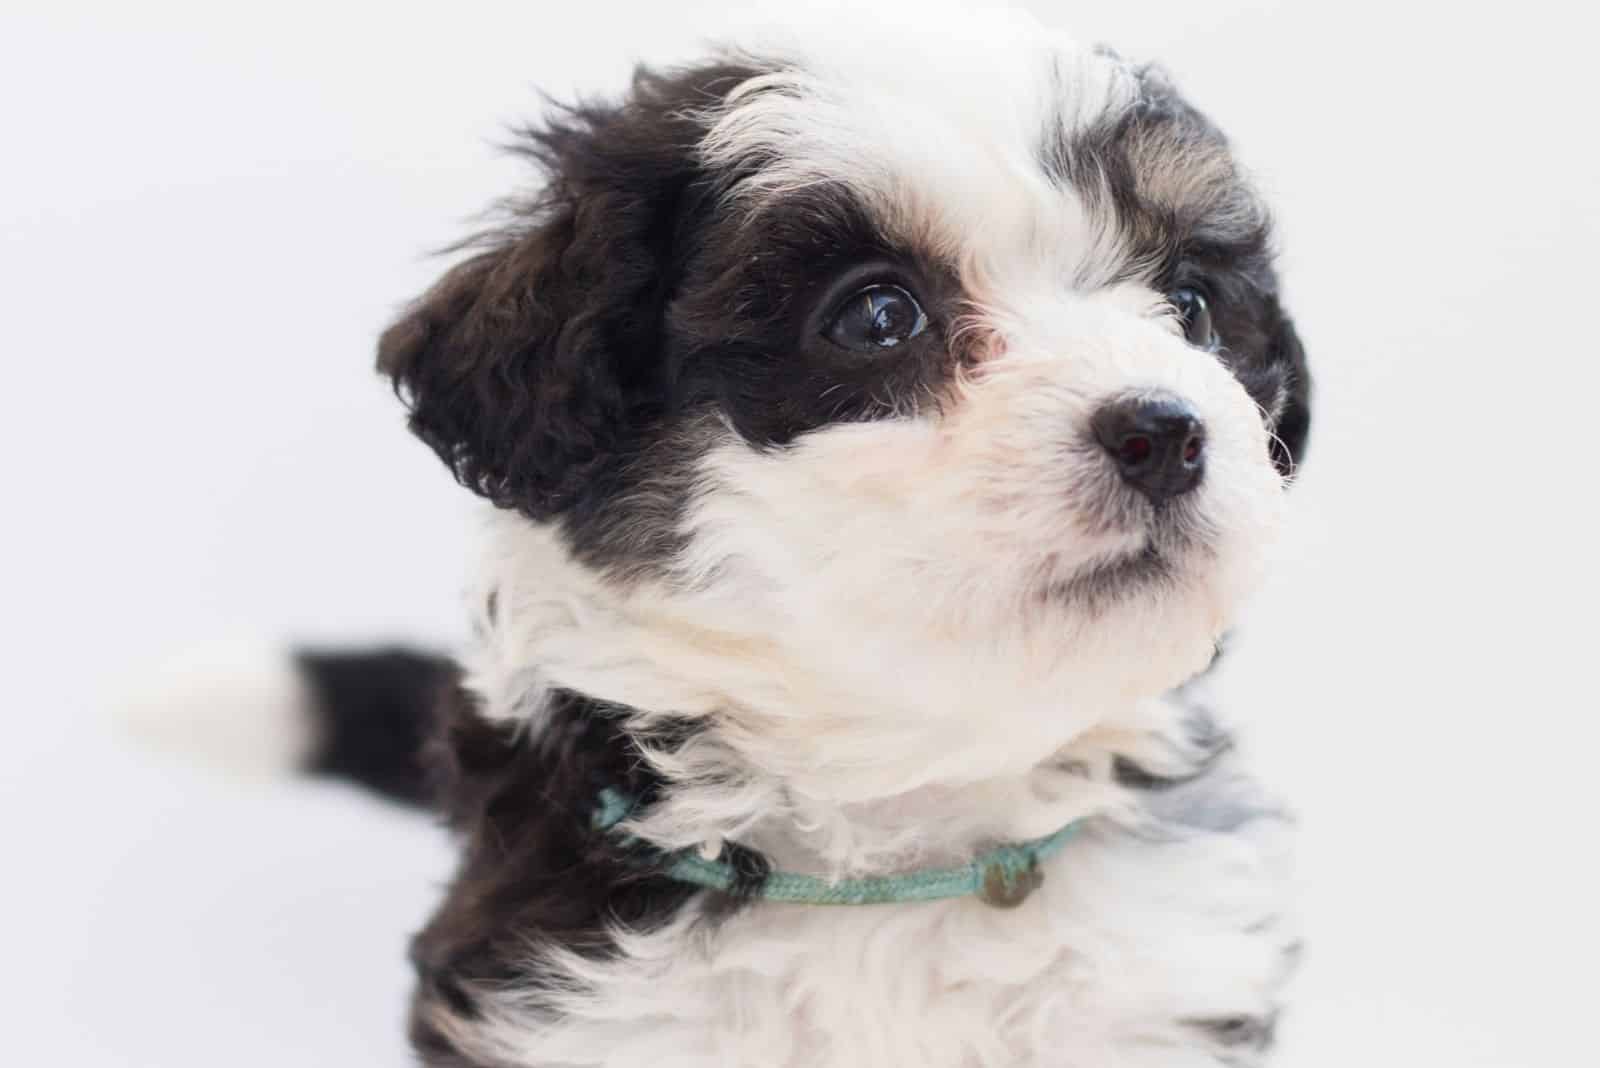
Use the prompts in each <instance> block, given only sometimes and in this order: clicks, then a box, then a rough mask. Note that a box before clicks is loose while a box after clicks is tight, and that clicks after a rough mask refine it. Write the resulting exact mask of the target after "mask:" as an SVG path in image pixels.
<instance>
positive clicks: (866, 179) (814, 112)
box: [701, 11, 1138, 279]
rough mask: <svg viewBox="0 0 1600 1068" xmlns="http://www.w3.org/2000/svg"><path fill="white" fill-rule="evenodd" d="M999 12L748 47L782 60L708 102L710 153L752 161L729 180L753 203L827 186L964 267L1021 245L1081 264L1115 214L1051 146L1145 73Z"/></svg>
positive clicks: (763, 61)
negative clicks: (1050, 168)
mask: <svg viewBox="0 0 1600 1068" xmlns="http://www.w3.org/2000/svg"><path fill="white" fill-rule="evenodd" d="M995 14H996V13H995V12H992V11H991V12H987V13H986V14H985V17H983V18H971V17H970V15H968V14H964V13H960V12H949V11H946V12H943V13H942V14H941V15H939V16H937V17H930V16H929V15H928V14H927V13H922V14H917V13H911V14H908V15H904V16H902V17H900V18H896V19H893V20H892V21H886V20H884V19H883V18H882V17H881V16H880V15H875V14H871V13H866V12H853V13H851V14H849V15H848V16H841V17H838V18H835V19H832V20H830V21H829V22H828V24H827V25H826V26H825V27H823V28H822V29H821V30H820V31H818V32H815V33H807V34H804V35H799V36H798V37H796V38H792V39H789V40H783V41H776V42H773V43H770V44H767V45H765V46H762V47H759V48H753V49H748V50H746V52H745V53H744V56H745V58H746V59H747V60H748V61H749V62H751V63H753V64H755V65H757V66H761V67H765V68H771V72H770V73H767V74H764V75H761V76H758V77H755V78H752V79H750V80H749V81H747V82H745V83H744V84H743V85H742V86H740V88H739V89H738V90H736V91H735V92H734V93H733V94H732V95H731V96H730V97H729V98H728V99H727V100H726V101H725V102H724V103H723V104H722V105H721V107H720V108H718V109H717V111H716V112H715V113H713V115H712V116H711V118H712V122H713V124H712V127H711V130H710V132H709V134H708V135H707V137H706V138H705V140H704V142H703V143H702V145H701V153H702V156H703V158H704V159H705V161H706V162H707V163H708V164H709V165H710V166H712V167H714V168H717V169H719V170H728V171H733V172H739V173H743V174H745V175H746V177H744V178H742V179H741V181H740V182H739V184H738V186H737V187H735V188H734V189H733V190H732V191H731V195H732V196H733V197H734V198H735V199H736V200H737V201H738V202H739V203H740V204H741V205H743V206H745V207H748V208H759V207H761V206H763V205H766V204H768V203H771V202H772V201H773V200H774V199H782V198H784V197H785V196H793V195H795V194H800V193H803V192H805V191H808V190H816V189H818V188H820V187H828V188H831V189H833V190H836V191H838V192H841V193H845V194H847V195H849V196H851V197H852V198H853V199H854V200H855V201H856V202H858V203H860V204H861V205H862V206H863V207H864V208H865V209H866V210H867V211H868V212H869V214H870V215H871V217H872V219H873V221H874V222H875V223H876V224H877V225H879V226H881V227H882V228H883V230H884V232H885V235H886V236H888V237H889V238H891V239H892V240H895V241H900V242H905V243H907V244H908V245H909V246H910V247H911V248H912V249H914V250H915V251H916V252H918V253H920V254H923V255H928V256H932V257H934V258H936V259H937V260H939V261H941V262H945V263H949V264H953V265H957V266H958V267H960V268H961V273H962V274H963V275H968V274H969V273H970V274H977V275H980V276H981V275H986V274H989V273H991V268H990V265H992V264H994V263H997V262H1004V261H1007V260H1014V259H1015V258H1016V257H1017V256H1018V254H1019V253H1021V254H1025V255H1026V256H1027V258H1029V259H1031V260H1034V261H1035V262H1037V261H1038V260H1039V259H1040V258H1041V257H1042V258H1043V259H1044V260H1045V261H1046V263H1045V264H1043V266H1046V267H1048V268H1050V269H1051V270H1052V273H1059V274H1060V275H1062V276H1064V277H1066V278H1069V279H1070V278H1074V277H1079V276H1081V275H1082V274H1083V262H1082V261H1083V259H1085V258H1088V257H1093V256H1095V255H1096V254H1097V249H1098V247H1099V246H1100V245H1101V244H1102V243H1103V242H1104V240H1105V233H1104V231H1105V229H1106V227H1105V225H1104V223H1105V222H1106V220H1099V221H1097V220H1094V219H1092V218H1091V217H1090V216H1089V214H1088V212H1087V211H1086V210H1085V208H1084V205H1083V203H1082V201H1081V200H1080V198H1079V197H1077V196H1076V195H1074V193H1073V191H1072V190H1070V189H1064V188H1062V187H1061V186H1060V185H1059V184H1057V183H1056V182H1053V181H1052V179H1051V177H1050V176H1049V175H1048V174H1047V173H1046V169H1045V165H1044V163H1043V161H1042V156H1043V154H1044V152H1045V151H1046V148H1047V146H1052V147H1053V146H1057V145H1060V144H1067V145H1070V143H1071V141H1072V139H1073V137H1074V135H1075V134H1077V133H1079V132H1082V131H1084V130H1086V129H1089V128H1091V127H1093V126H1095V125H1098V124H1101V123H1104V122H1107V121H1111V120H1114V119H1115V118H1116V117H1117V116H1118V115H1120V114H1122V113H1123V112H1124V111H1125V110H1126V109H1127V108H1128V107H1130V106H1131V105H1132V103H1133V102H1134V100H1135V98H1136V97H1137V94H1138V84H1137V80H1136V78H1135V76H1134V74H1133V73H1132V71H1130V70H1129V69H1128V68H1127V67H1126V66H1125V65H1124V64H1123V63H1122V62H1121V61H1120V60H1118V59H1116V58H1115V57H1112V56H1108V55H1105V54H1101V53H1096V52H1094V51H1092V50H1091V49H1089V48H1087V47H1085V46H1083V45H1080V44H1079V43H1077V42H1076V41H1074V40H1072V39H1071V38H1069V37H1066V36H1064V35H1063V34H1061V33H1059V32H1057V31H1054V30H1051V29H1048V28H1047V27H1044V26H1041V25H1040V24H1039V23H1037V22H1035V21H1034V20H1033V19H1032V18H1031V17H1029V16H1027V15H1026V14H1023V13H1020V12H1005V13H1004V15H1003V17H995Z"/></svg>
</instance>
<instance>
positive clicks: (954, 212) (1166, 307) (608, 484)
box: [380, 13, 1309, 716]
mask: <svg viewBox="0 0 1600 1068" xmlns="http://www.w3.org/2000/svg"><path fill="white" fill-rule="evenodd" d="M883 33H884V31H883V28H881V27H880V28H879V30H878V31H873V30H871V29H870V28H863V27H855V28H854V29H853V30H852V31H851V32H850V33H841V35H840V37H838V38H837V39H833V40H830V41H827V42H825V43H822V44H819V45H813V46H811V47H807V48H792V49H791V48H775V49H771V50H752V51H748V52H740V53H735V54H728V55H725V56H723V57H722V58H720V59H719V60H718V61H716V62H713V63H710V64H707V65H704V66H700V67H696V68H691V69H686V70H680V71H676V72H672V73H669V74H651V73H643V74H641V75H639V76H638V78H637V79H636V81H635V83H634V86H633V88H632V91H631V94H630V95H629V97H628V98H627V99H626V100H625V101H623V102H622V103H621V104H619V105H617V106H589V107H582V108H578V109H575V110H573V111H571V112H567V113H563V114H562V115H560V116H558V117H556V119H555V120H554V121H553V122H552V123H551V124H550V125H549V126H547V127H542V128H540V129H537V130H533V131H530V132H528V134H527V135H526V141H525V144H526V146H527V148H526V151H527V152H528V153H529V154H530V155H531V156H533V157H535V158H536V159H537V160H538V161H539V162H540V163H541V164H542V165H543V166H544V167H545V168H546V169H547V170H548V172H549V182H548V184H547V185H546V187H545V188H544V189H543V190H542V191H541V192H540V193H539V194H538V195H537V196H535V197H534V198H533V199H531V200H530V201H528V202H525V203H523V204H522V205H520V206H519V207H517V208H516V209H515V210H514V212H513V217H512V219H511V221H510V222H509V223H508V225H507V226H506V227H505V228H504V229H502V230H500V231H497V232H495V233H493V234H490V235H488V236H487V237H486V238H485V239H484V240H483V244H482V247H481V250H480V251H479V252H478V253H477V254H476V255H475V256H474V257H473V258H471V259H469V260H467V261H466V262H464V263H463V264H461V265H460V266H458V267H456V268H455V269H454V270H452V271H451V272H450V273H449V274H448V275H447V276H446V277H445V278H444V279H443V280H442V281H441V282H440V283H439V284H438V285H437V286H436V287H435V288H434V289H433V290H432V291H431V292H430V293H428V294H427V295H426V296H424V297H423V298H422V299H421V300H420V301H419V302H418V303H417V304H416V305H415V306H414V307H413V308H412V309H411V310H410V311H409V313H408V314H407V315H405V316H404V317H403V318H402V319H401V320H400V321H399V322H398V323H397V324H396V325H395V326H394V327H392V328H391V329H390V330H389V332H388V333H387V334H386V335H385V336H384V339H383V343H382V347H381V356H380V363H381V366H382V367H383V369H384V370H385V371H386V372H388V373H389V374H390V375H392V376H393V377H394V379H395V380H396V382H397V384H398V386H399V387H400V389H401V390H402V393H403V395H404V396H405V397H406V399H407V400H408V402H409V403H410V405H411V407H412V413H413V414H412V425H413V427H414V429H415V430H416V431H417V432H418V433H419V434H420V435H421V436H422V437H423V438H424V439H425V440H426V441H427V442H428V443H429V444H430V445H432V446H433V447H434V448H435V449H436V450H437V451H438V452H439V453H440V455H441V456H443V457H444V459H445V460H446V461H447V462H448V463H449V464H450V466H451V467H452V468H453V470H454V471H455V472H456V474H457V476H458V477H459V478H460V479H461V480H462V481H463V482H464V483H465V484H466V485H468V486H470V487H471V488H473V489H474V490H476V491H477V492H479V493H481V494H483V495H485V496H486V497H488V498H490V499H491V500H493V501H494V502H495V503H497V504H499V505H501V506H502V507H505V508H507V509H514V510H515V511H517V512H520V513H521V514H522V515H523V516H525V517H526V518H527V519H529V520H532V521H534V522H535V523H538V524H541V525H547V526H550V527H553V528H554V529H556V530H558V531H559V532H560V536H561V537H562V539H563V540H564V542H565V544H566V546H567V548H568V551H569V552H570V553H571V556H572V558H573V559H574V560H575V561H577V562H579V563H580V565H581V566H583V567H586V568H588V569H590V570H591V571H592V572H593V573H594V574H595V575H596V576H597V577H598V579H599V580H600V581H603V582H605V583H607V584H609V585H611V586H612V587H614V588H616V589H617V590H618V591H623V592H625V591H629V590H647V591H648V596H649V598H650V599H651V604H652V606H653V607H652V609H651V610H652V612H656V613H660V614H664V615H665V616H667V617H673V616H677V617H680V618H681V620H682V621H683V622H685V623H687V624H692V625H693V626H695V627H699V628H702V629H707V628H709V629H713V630H719V631H723V632H726V633H727V635H729V636H731V637H734V638H740V639H750V640H757V639H759V640H760V642H761V643H762V646H763V652H762V656H763V657H764V658H766V659H767V660H768V661H769V663H780V662H781V663H782V664H784V665H787V668H788V669H793V668H794V666H795V665H801V666H802V670H805V671H811V672H814V673H816V674H818V675H827V676H828V677H829V678H831V679H832V680H833V684H834V685H837V686H840V687H841V688H846V689H849V690H850V692H852V693H857V694H872V693H874V692H878V693H880V694H881V696H882V699H883V702H884V707H901V706H903V707H906V708H910V707H915V708H916V709H917V710H918V711H917V713H916V714H917V715H921V716H937V715H938V714H939V713H938V709H941V708H947V709H949V711H950V714H951V715H952V716H958V715H959V714H960V710H961V709H963V708H964V709H967V710H970V709H971V708H973V707H974V706H975V705H981V703H982V702H983V701H984V700H985V697H986V695H990V694H993V693H994V690H995V687H996V686H997V685H1004V686H1006V687H1007V692H1008V693H1012V692H1016V689H1017V687H1018V686H1021V687H1022V688H1023V689H1024V690H1027V691H1028V692H1033V693H1038V694H1039V695H1041V700H1043V699H1044V698H1045V697H1046V696H1050V695H1053V697H1054V699H1056V700H1059V699H1060V698H1061V696H1062V695H1063V694H1064V693H1065V694H1072V695H1076V696H1079V697H1081V698H1082V700H1083V701H1084V702H1088V703H1093V702H1094V701H1099V700H1107V699H1116V698H1125V697H1128V696H1131V695H1139V694H1147V693H1155V692H1159V691H1160V690H1162V689H1164V688H1166V687H1170V686H1172V685H1175V684H1176V683H1178V682H1181V681H1182V680H1183V679H1184V678H1185V677H1187V676H1188V675H1189V674H1192V673H1193V672H1195V671H1197V670H1199V669H1200V668H1202V667H1203V666H1204V665H1205V664H1206V663H1207V662H1208V660H1209V658H1210V656H1211V655H1212V650H1213V645H1214V642H1215V640H1216V638H1217V637H1218V636H1219V634H1220V633H1221V631H1222V629H1223V628H1224V626H1225V625H1226V623H1227V622H1228V620H1229V617H1230V614H1231V612H1232V611H1233V609H1234V607H1235V605H1236V602H1237V600H1238V598H1239V596H1240V595H1241V593H1242V591H1243V590H1244V589H1245V588H1246V587H1247V586H1248V585H1249V580H1250V578H1251V576H1252V573H1253V572H1254V570H1255V565H1256V562H1257V560H1258V558H1259V556H1260V553H1261V550H1262V548H1263V546H1264V544H1265V542H1266V540H1267V538H1268V537H1269V535H1270V533H1271V531H1272V528H1273V526H1274V524H1275V520H1276V516H1277V513H1278V511H1279V508H1280V502H1281V498H1282V496H1283V480H1284V477H1285V476H1287V475H1288V474H1289V473H1290V471H1291V470H1292V467H1293V464H1294V462H1295V461H1296V460H1297V459H1298V458H1299V455H1300V452H1301V449H1302V447H1303V445H1304V441H1305V435H1306V431H1307V427H1308V424H1309V408H1308V389H1309V379H1308V376H1307V373H1306V368H1305V364H1304V359H1303V355H1302V352H1301V348H1300V344H1299V342H1298V339H1297V338H1296V336H1295V333H1294V330H1293V328H1292V326H1291V325H1290V322H1289V320H1288V318H1287V317H1286V315H1285V314H1284V312H1283V311H1282V309H1281V308H1280V306H1279V302H1278V297H1277V292H1276V280H1275V277H1274V274H1273V271H1272V266H1271V250H1270V248H1269V236H1268V226H1267V219H1266V216H1265V213H1264V211H1263V209H1262V207H1261V205H1260V203H1259V202H1258V200H1257V199H1256V197H1255V195H1254V194H1253V193H1252V191H1251V190H1250V189H1249V188H1248V187H1247V186H1246V184H1245V183H1244V182H1243V181H1242V179H1241V177H1240V175H1239V172H1238V170H1237V168H1236V166H1235V164H1234V162H1233V160H1232V157H1231V156H1230V154H1229V151H1228V147H1227V145H1226V143H1225V142H1224V140H1223V138H1222V137H1221V135H1220V134H1219V133H1218V132H1217V130H1216V129H1215V128H1214V127H1213V126H1212V125H1211V124H1210V123H1209V122H1208V121H1207V120H1206V119H1205V118H1203V117H1202V116H1201V115H1200V114H1198V113H1197V112H1196V111H1194V110H1193V109H1192V108H1190V107H1189V106H1188V105H1187V104H1186V103H1184V102H1183V101H1182V100H1181V99H1180V98H1179V97H1178V96H1177V94H1176V92H1175V91H1174V89H1173V88H1172V87H1171V86H1170V85H1169V84H1168V83H1167V82H1166V81H1165V80H1164V78H1163V77H1162V76H1161V75H1160V74H1159V73H1157V72H1154V71H1152V70H1150V69H1148V68H1138V67H1133V66H1130V65H1128V64H1127V63H1125V62H1123V61H1122V60H1120V59H1118V58H1117V57H1115V56H1113V55H1110V54H1108V53H1104V52H1097V51H1090V50H1086V49H1083V48H1080V47H1078V46H1077V45H1075V44H1073V43H1071V42H1070V41H1066V40H1063V39H1061V38H1059V37H1056V36H1054V35H1052V34H1051V33H1049V32H1047V31H1045V30H1043V29H1041V28H1040V27H1038V26H1037V25H1035V24H1033V23H1031V22H1027V21H1024V20H1022V19H1020V18H1016V19H1013V18H1010V17H998V16H995V15H993V14H992V13H991V14H990V15H988V16H985V17H983V18H981V19H977V20H974V21H973V22H972V23H971V24H970V25H963V26H961V27H959V28H956V29H953V30H952V29H951V28H949V27H948V26H946V27H944V28H942V29H941V30H938V31H933V30H930V29H928V27H927V26H926V25H924V24H919V25H917V26H913V25H910V24H907V25H903V26H895V27H892V28H891V30H890V31H888V36H887V37H885V36H884V35H883ZM853 34H854V35H853ZM998 676H1004V678H999V677H998ZM1013 683H1015V685H1013ZM908 695H909V698H908ZM1023 703H1024V704H1028V702H1023Z"/></svg>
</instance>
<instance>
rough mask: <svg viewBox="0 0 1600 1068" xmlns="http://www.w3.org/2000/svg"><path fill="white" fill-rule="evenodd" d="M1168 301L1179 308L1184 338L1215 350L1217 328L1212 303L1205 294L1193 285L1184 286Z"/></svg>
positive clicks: (1203, 347)
mask: <svg viewBox="0 0 1600 1068" xmlns="http://www.w3.org/2000/svg"><path fill="white" fill-rule="evenodd" d="M1167 301H1168V302H1169V303H1170V304H1171V305H1172V306H1173V307H1174V308H1176V309H1177V312H1178V319H1179V321H1180V322H1182V323H1183V336H1184V339H1185V340H1187V341H1188V342H1189V344H1191V345H1193V346H1194V347H1195V348H1197V349H1204V350H1205V351H1206V352H1215V351H1216V350H1217V344H1218V341H1217V330H1216V326H1215V325H1214V324H1213V323H1212V321H1211V305H1210V304H1209V303H1207V301H1206V297H1205V294H1204V293H1202V292H1200V291H1199V290H1198V289H1196V288H1194V287H1193V286H1183V287H1182V288H1180V289H1175V290H1173V291H1172V293H1171V294H1170V295H1169V296H1168V297H1167Z"/></svg>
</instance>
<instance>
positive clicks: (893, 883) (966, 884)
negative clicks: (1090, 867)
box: [594, 788, 1081, 908]
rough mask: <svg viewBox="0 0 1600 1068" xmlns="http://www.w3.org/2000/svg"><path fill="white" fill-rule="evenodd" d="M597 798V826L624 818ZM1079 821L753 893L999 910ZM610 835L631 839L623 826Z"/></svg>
mask: <svg viewBox="0 0 1600 1068" xmlns="http://www.w3.org/2000/svg"><path fill="white" fill-rule="evenodd" d="M599 802H600V803H599V805H598V807H597V808H596V810H595V814H594V826H595V827H596V829H598V830H602V831H612V830H614V829H615V828H616V827H617V825H618V824H620V823H621V822H622V821H623V820H625V819H627V818H628V815H629V814H630V813H631V812H632V811H633V808H634V805H635V803H636V802H635V801H633V800H632V799H630V798H628V797H627V796H625V795H624V794H622V793H621V792H619V791H617V790H613V789H610V788H607V789H604V790H601V791H600V797H599ZM1080 826H1081V825H1080V824H1079V823H1077V822H1073V823H1069V824H1067V825H1066V826H1065V827H1063V828H1061V829H1060V830H1059V831H1056V832H1055V833H1054V834H1048V835H1045V836H1044V837H1043V838H1034V839H1032V840H1030V841H1026V842H1017V843H1013V844H1011V845H1004V846H999V847H998V848H995V849H991V850H989V851H988V852H986V853H982V854H980V855H979V856H977V857H975V858H974V859H973V860H972V861H971V862H969V863H967V864H963V865H961V866H960V867H955V868H927V869H924V870H921V871H912V872H906V873H905V874H903V875H879V876H871V877H868V878H864V879H840V880H837V881H830V880H828V879H824V878H821V877H819V876H816V875H802V874H799V873H796V872H781V871H775V872H771V873H769V874H768V875H767V876H766V877H765V879H764V880H762V881H761V883H760V888H759V889H758V890H756V891H755V892H754V893H752V894H751V896H752V897H755V898H758V899H760V900H763V901H777V902H784V903H786V904H791V905H893V904H902V903H905V902H912V901H941V900H944V899H946V898H953V897H967V896H969V895H970V896H975V897H977V898H978V899H979V900H981V901H983V902H984V903H985V904H989V905H994V906H996V907H997V908H1014V907H1016V906H1017V905H1020V904H1022V902H1023V901H1024V900H1026V898H1027V897H1028V895H1029V894H1031V893H1032V892H1033V891H1034V890H1036V889H1038V887H1039V885H1040V884H1041V883H1043V882H1044V872H1043V871H1042V870H1041V869H1040V863H1041V862H1042V861H1045V860H1048V859H1049V858H1051V857H1053V856H1055V855H1056V854H1057V853H1059V852H1061V850H1062V849H1063V848H1064V847H1065V846H1066V844H1067V843H1068V842H1069V841H1071V840H1072V838H1073V837H1074V836H1075V835H1076V834H1077V833H1078V830H1079V829H1080ZM616 833H617V834H618V836H619V837H624V838H627V839H628V840H629V841H631V842H637V839H634V838H633V837H632V836H631V835H628V834H626V832H623V831H617V832H616ZM661 861H662V873H663V874H664V875H666V876H667V877H668V878H671V879H674V880H676V881H678V882H680V883H688V884H690V885H692V886H703V887H705V888H707V889H710V890H723V891H727V890H731V889H732V888H733V887H734V886H735V885H736V884H737V883H738V882H739V881H740V876H739V873H738V872H737V871H736V870H735V869H734V867H733V865H731V864H728V863H726V862H724V861H721V860H707V859H706V858H705V857H702V856H700V855H699V854H698V853H696V852H695V851H693V850H679V851H677V852H671V853H662V854H661Z"/></svg>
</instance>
